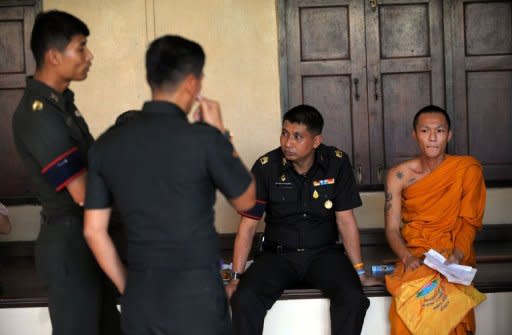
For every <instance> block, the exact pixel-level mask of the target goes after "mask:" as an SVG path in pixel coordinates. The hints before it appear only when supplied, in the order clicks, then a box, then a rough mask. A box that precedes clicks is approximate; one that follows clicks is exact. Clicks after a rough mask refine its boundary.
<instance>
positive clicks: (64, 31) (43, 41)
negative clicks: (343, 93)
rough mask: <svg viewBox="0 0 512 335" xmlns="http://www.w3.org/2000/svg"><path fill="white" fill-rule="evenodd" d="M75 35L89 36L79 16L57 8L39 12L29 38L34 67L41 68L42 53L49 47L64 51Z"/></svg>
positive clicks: (87, 29)
mask: <svg viewBox="0 0 512 335" xmlns="http://www.w3.org/2000/svg"><path fill="white" fill-rule="evenodd" d="M76 35H84V36H89V28H87V25H86V24H85V23H84V22H83V21H82V20H80V19H79V18H77V17H75V16H73V15H71V14H69V13H66V12H61V11H58V10H51V11H47V12H42V13H39V14H38V15H37V16H36V20H35V22H34V28H33V29H32V36H31V38H30V49H31V50H32V54H33V55H34V59H35V61H36V67H37V68H38V69H39V68H41V66H42V65H43V62H44V55H45V53H46V52H47V51H48V50H49V49H51V48H56V49H57V50H60V51H64V49H66V47H67V46H68V44H69V42H70V41H71V39H72V38H73V36H76Z"/></svg>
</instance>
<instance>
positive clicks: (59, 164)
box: [18, 110, 86, 192]
mask: <svg viewBox="0 0 512 335" xmlns="http://www.w3.org/2000/svg"><path fill="white" fill-rule="evenodd" d="M22 128H23V129H21V131H19V132H18V136H19V137H20V138H21V139H22V141H23V144H24V145H25V147H26V149H27V151H28V152H29V153H30V155H31V156H32V157H33V158H34V159H35V160H36V162H37V163H38V164H39V166H40V168H41V170H40V171H41V174H42V175H43V176H44V177H45V179H46V180H47V181H48V182H49V183H50V184H51V185H52V186H53V187H54V188H55V191H57V192H58V191H61V190H62V189H64V188H65V187H66V186H67V185H68V184H69V183H70V182H71V181H72V180H73V179H74V178H76V177H78V176H79V175H81V174H82V173H84V172H85V171H86V164H85V162H84V160H83V159H82V155H81V153H80V152H79V151H78V147H77V146H76V145H75V143H74V141H73V139H72V138H71V137H70V135H69V130H68V127H67V126H66V124H65V122H64V120H63V119H62V118H61V117H60V116H58V115H55V114H54V113H52V112H51V111H46V110H41V111H34V112H33V114H32V115H31V117H30V119H29V120H26V121H25V122H24V123H23V125H22Z"/></svg>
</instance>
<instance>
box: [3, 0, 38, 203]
mask: <svg viewBox="0 0 512 335" xmlns="http://www.w3.org/2000/svg"><path fill="white" fill-rule="evenodd" d="M10 3H11V6H6V5H5V4H4V5H2V4H1V3H0V106H2V108H0V157H2V160H1V163H0V176H2V182H1V183H0V197H2V198H8V197H33V196H35V190H34V188H33V186H32V185H31V181H30V179H29V178H28V177H27V175H26V173H25V169H24V166H23V164H22V162H21V159H20V157H19V156H18V153H17V151H16V148H15V145H14V140H13V137H12V129H11V121H12V115H13V113H14V110H15V109H16V106H17V105H18V102H19V101H20V99H21V96H22V95H23V89H24V88H25V77H26V76H27V75H28V74H32V73H33V72H34V69H35V64H34V61H33V58H32V54H31V52H30V45H29V44H30V33H31V31H32V26H33V24H34V18H35V13H36V10H38V6H37V4H36V2H35V1H34V2H33V3H28V2H24V3H23V5H20V6H16V1H12V2H10Z"/></svg>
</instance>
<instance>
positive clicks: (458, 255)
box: [444, 249, 464, 264]
mask: <svg viewBox="0 0 512 335" xmlns="http://www.w3.org/2000/svg"><path fill="white" fill-rule="evenodd" d="M463 258H464V253H463V252H462V251H460V250H459V249H453V252H452V254H451V255H450V256H448V258H447V259H446V262H444V263H445V264H460V262H461V261H462V259H463Z"/></svg>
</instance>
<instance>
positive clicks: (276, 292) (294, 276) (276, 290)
mask: <svg viewBox="0 0 512 335" xmlns="http://www.w3.org/2000/svg"><path fill="white" fill-rule="evenodd" d="M300 283H306V284H309V285H311V286H312V287H313V288H317V289H320V290H321V291H322V292H323V294H324V295H325V296H326V297H327V298H329V299H330V302H331V307H330V313H331V332H332V334H360V333H361V329H362V327H363V322H364V316H365V314H366V310H367V309H368V307H369V306H370V301H369V300H368V298H366V296H365V295H364V294H363V291H362V287H361V283H360V280H359V277H358V276H357V274H356V272H355V270H354V268H353V267H352V264H351V263H350V261H349V260H348V258H347V257H346V255H345V254H344V252H343V249H342V248H341V247H331V248H325V249H320V250H318V251H305V252H290V253H274V252H268V251H265V252H263V254H262V255H261V256H259V257H258V258H256V259H255V262H254V263H253V264H252V265H251V266H250V267H249V269H248V270H247V271H246V273H245V274H244V275H243V276H242V278H241V280H240V283H239V284H238V288H237V290H236V291H235V293H234V295H233V296H232V297H231V308H232V315H233V325H234V327H235V334H237V335H256V334H258V335H259V334H262V332H263V321H264V319H265V315H266V314H267V310H268V309H270V308H271V307H272V305H273V304H274V302H275V301H276V300H277V299H278V298H279V297H280V296H281V294H282V292H283V290H285V289H288V288H293V287H296V286H297V285H298V284H300Z"/></svg>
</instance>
